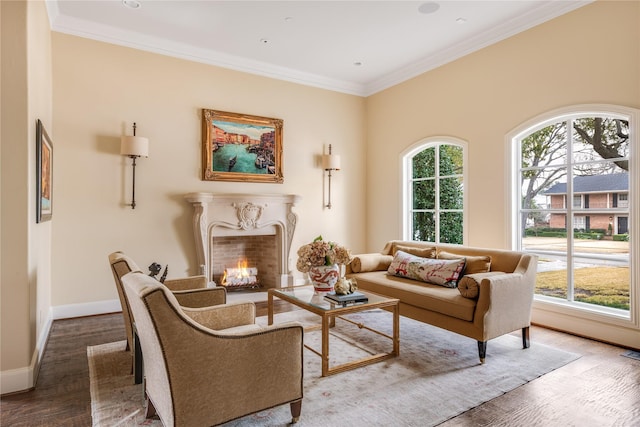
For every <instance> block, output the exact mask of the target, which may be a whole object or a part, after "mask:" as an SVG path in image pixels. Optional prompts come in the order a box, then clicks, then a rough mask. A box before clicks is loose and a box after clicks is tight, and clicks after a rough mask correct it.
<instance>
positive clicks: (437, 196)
mask: <svg viewBox="0 0 640 427" xmlns="http://www.w3.org/2000/svg"><path fill="white" fill-rule="evenodd" d="M465 157H466V152H465V144H464V142H463V141H459V140H453V139H446V140H443V139H437V140H427V141H422V142H421V143H419V144H418V145H417V146H415V147H413V148H412V149H411V150H409V151H408V152H407V153H405V154H404V156H403V173H404V177H405V178H404V180H403V181H404V184H405V191H404V194H405V215H404V238H405V239H407V240H418V241H428V242H436V243H454V244H463V243H464V235H465V222H466V221H465V214H464V199H465V197H464V196H465V191H464V164H465Z"/></svg>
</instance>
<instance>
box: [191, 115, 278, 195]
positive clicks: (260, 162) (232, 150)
mask: <svg viewBox="0 0 640 427" xmlns="http://www.w3.org/2000/svg"><path fill="white" fill-rule="evenodd" d="M282 128H283V121H282V120H281V119H273V118H268V117H259V116H251V115H248V114H239V113H230V112H226V111H217V110H208V109H203V110H202V180H203V181H241V182H270V183H279V184H282V183H283V182H284V176H283V174H282Z"/></svg>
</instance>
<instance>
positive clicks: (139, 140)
mask: <svg viewBox="0 0 640 427" xmlns="http://www.w3.org/2000/svg"><path fill="white" fill-rule="evenodd" d="M120 154H121V155H123V156H127V157H130V158H131V160H132V166H133V191H132V192H131V203H127V206H131V209H135V208H136V159H137V158H138V157H143V156H144V157H149V140H148V139H147V138H143V137H141V136H136V124H135V123H134V124H133V136H123V137H122V138H121V139H120Z"/></svg>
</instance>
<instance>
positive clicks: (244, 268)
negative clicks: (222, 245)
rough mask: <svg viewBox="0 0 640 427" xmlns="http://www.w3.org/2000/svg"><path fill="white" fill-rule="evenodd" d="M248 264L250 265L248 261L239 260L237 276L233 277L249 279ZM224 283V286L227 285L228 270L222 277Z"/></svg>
mask: <svg viewBox="0 0 640 427" xmlns="http://www.w3.org/2000/svg"><path fill="white" fill-rule="evenodd" d="M248 264H249V263H248V262H247V260H246V259H243V260H238V264H237V270H236V274H235V275H234V276H233V277H234V278H236V279H241V278H243V277H249V270H248V268H249V267H248ZM222 283H223V284H225V283H227V269H225V270H224V273H223V275H222Z"/></svg>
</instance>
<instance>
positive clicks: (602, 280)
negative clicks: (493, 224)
mask: <svg viewBox="0 0 640 427" xmlns="http://www.w3.org/2000/svg"><path fill="white" fill-rule="evenodd" d="M630 118H631V117H630V116H628V115H624V114H620V113H618V112H611V111H599V112H589V113H572V114H565V115H562V116H557V117H553V118H551V119H548V120H545V121H544V122H540V123H536V124H534V125H533V126H530V127H529V128H528V129H527V130H526V131H523V132H521V133H520V134H519V135H518V136H517V137H515V138H514V139H513V141H512V143H513V148H514V153H516V158H515V161H516V164H517V172H516V173H515V174H514V176H515V177H516V180H517V184H516V186H515V187H516V191H515V192H514V196H515V200H514V203H515V204H517V205H516V208H515V209H514V213H515V218H514V228H515V230H514V236H515V239H514V243H515V246H516V249H519V250H524V251H528V252H533V253H536V254H538V256H539V262H538V274H537V280H536V290H535V293H536V299H538V300H545V301H548V302H553V301H556V302H560V303H562V304H569V305H571V306H573V307H574V308H584V309H588V310H595V311H599V312H601V313H605V314H611V315H617V316H623V317H626V318H629V317H630V316H629V312H630V307H631V303H632V298H631V288H632V280H631V278H632V274H631V269H630V266H631V263H630V252H631V251H630V241H633V239H635V238H636V236H635V235H634V234H633V233H634V232H635V230H633V229H631V228H630V227H629V224H631V223H632V220H631V218H630V217H631V211H630V208H629V206H630V205H633V203H634V200H633V199H634V193H633V192H632V191H631V190H632V187H631V185H630V183H631V182H633V176H634V174H635V173H636V172H635V171H634V170H632V169H631V165H632V164H633V162H631V161H630V159H631V156H632V148H633V147H632V144H631V143H630V142H631V140H632V138H631V135H632V133H633V132H634V131H635V129H632V126H631V123H632V121H631V120H630ZM623 201H624V203H623ZM636 203H637V201H636Z"/></svg>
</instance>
